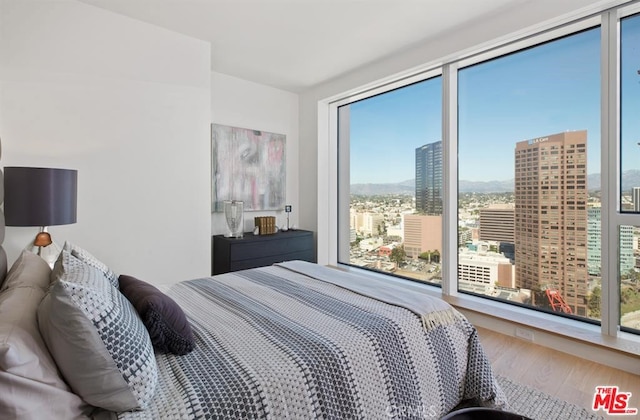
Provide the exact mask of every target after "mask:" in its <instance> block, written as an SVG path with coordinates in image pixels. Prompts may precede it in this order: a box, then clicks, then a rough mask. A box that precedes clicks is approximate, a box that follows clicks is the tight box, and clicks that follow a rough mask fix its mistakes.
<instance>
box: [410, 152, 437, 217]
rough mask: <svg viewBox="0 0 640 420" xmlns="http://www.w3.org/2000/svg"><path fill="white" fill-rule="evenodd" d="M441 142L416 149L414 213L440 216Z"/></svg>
mask: <svg viewBox="0 0 640 420" xmlns="http://www.w3.org/2000/svg"><path fill="white" fill-rule="evenodd" d="M442 188H443V178H442V142H441V141H437V142H435V143H429V144H425V145H424V146H420V147H418V148H417V149H416V211H417V212H418V213H421V214H426V215H430V216H439V215H441V214H442Z"/></svg>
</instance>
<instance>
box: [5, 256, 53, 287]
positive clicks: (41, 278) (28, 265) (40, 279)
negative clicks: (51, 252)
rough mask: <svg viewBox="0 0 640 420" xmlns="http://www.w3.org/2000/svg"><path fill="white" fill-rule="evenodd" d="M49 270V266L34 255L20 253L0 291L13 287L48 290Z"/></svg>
mask: <svg viewBox="0 0 640 420" xmlns="http://www.w3.org/2000/svg"><path fill="white" fill-rule="evenodd" d="M50 275H51V268H50V267H49V264H47V262H46V261H45V260H43V259H42V258H40V257H39V256H37V255H36V254H34V253H32V252H29V251H22V253H21V254H20V255H19V256H18V259H17V260H16V261H15V262H14V263H13V265H12V266H11V269H10V270H9V272H8V273H7V277H6V278H5V281H4V283H3V284H2V290H3V291H4V290H7V289H10V288H13V287H39V288H40V289H42V290H45V291H46V290H47V289H48V288H49V282H50Z"/></svg>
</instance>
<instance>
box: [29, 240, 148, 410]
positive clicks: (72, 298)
mask: <svg viewBox="0 0 640 420" xmlns="http://www.w3.org/2000/svg"><path fill="white" fill-rule="evenodd" d="M61 264H62V267H63V272H62V274H61V276H60V278H59V279H57V280H55V281H54V282H53V283H52V285H51V288H50V290H49V293H48V294H47V295H46V296H45V298H44V299H43V300H42V303H41V304H40V307H39V308H38V324H39V328H40V332H41V334H42V337H43V338H44V341H45V342H46V343H47V346H48V347H49V351H50V352H51V354H52V356H53V358H54V359H55V361H56V363H57V365H58V367H59V368H60V371H61V372H62V375H63V376H64V378H65V379H66V381H67V383H68V384H69V385H70V386H71V388H72V389H73V391H74V392H75V393H76V394H78V395H79V396H81V397H82V398H83V399H84V400H85V401H86V402H88V403H89V404H91V405H93V406H96V407H101V408H104V409H107V410H111V411H125V410H134V409H143V408H145V407H146V406H147V404H148V403H149V401H150V400H151V398H152V397H153V394H154V392H155V387H156V383H157V377H158V370H157V369H158V368H157V365H156V360H155V355H154V352H153V346H152V345H151V340H150V338H149V334H148V333H147V330H146V328H145V326H144V325H143V324H142V321H141V320H140V317H139V316H138V314H137V313H136V311H135V309H134V308H133V306H132V305H131V303H129V301H128V300H127V299H126V298H125V297H124V296H123V295H122V294H121V293H120V292H119V291H118V290H117V289H116V288H115V287H113V286H112V285H111V284H110V283H109V282H108V281H105V277H104V274H103V273H102V272H100V271H99V270H98V269H96V268H95V267H92V266H89V265H87V264H85V263H83V262H82V261H80V260H78V259H77V258H75V257H73V256H72V255H71V254H70V253H68V252H67V251H65V250H63V251H62V258H61Z"/></svg>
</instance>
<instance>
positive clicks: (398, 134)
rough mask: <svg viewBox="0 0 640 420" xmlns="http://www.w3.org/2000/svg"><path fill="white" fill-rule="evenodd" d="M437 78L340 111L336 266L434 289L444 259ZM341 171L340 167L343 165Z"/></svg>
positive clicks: (357, 103)
mask: <svg viewBox="0 0 640 420" xmlns="http://www.w3.org/2000/svg"><path fill="white" fill-rule="evenodd" d="M441 101H442V78H441V77H433V78H430V79H428V80H423V81H420V82H416V83H412V84H409V85H407V86H403V87H400V88H397V89H395V90H392V91H389V92H385V93H382V94H379V95H376V96H372V97H369V98H366V99H363V100H360V101H358V102H353V103H349V104H347V105H344V106H342V107H340V108H339V111H338V112H339V114H338V115H339V122H338V124H339V136H338V142H339V144H340V145H341V146H340V147H341V150H342V151H343V153H342V154H341V157H345V156H349V161H348V165H344V169H343V170H342V172H341V173H340V177H341V179H343V180H344V179H348V180H349V182H348V185H349V187H348V194H344V195H341V196H340V198H341V199H342V200H344V202H341V203H340V205H339V208H340V212H339V214H338V218H339V219H341V220H348V221H349V223H348V231H347V229H346V226H347V224H346V223H344V222H341V226H343V227H344V228H343V229H341V230H340V232H339V255H340V259H339V262H341V263H344V264H348V265H352V266H357V267H362V268H366V269H370V270H374V271H381V272H385V273H389V274H392V275H395V276H399V277H405V278H409V279H413V280H418V281H425V282H430V283H434V284H438V283H439V282H440V281H441V270H440V266H441V261H440V256H441V254H442V206H443V201H442V198H443V184H442V183H443V171H442V105H441V103H442V102H441ZM341 167H342V166H341Z"/></svg>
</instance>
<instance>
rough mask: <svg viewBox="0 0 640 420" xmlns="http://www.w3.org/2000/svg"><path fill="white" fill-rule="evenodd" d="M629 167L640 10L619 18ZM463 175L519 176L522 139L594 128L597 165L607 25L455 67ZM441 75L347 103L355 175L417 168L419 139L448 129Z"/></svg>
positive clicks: (637, 93)
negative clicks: (517, 153) (602, 30)
mask: <svg viewBox="0 0 640 420" xmlns="http://www.w3.org/2000/svg"><path fill="white" fill-rule="evenodd" d="M621 36H622V44H621V45H622V52H621V57H622V71H621V85H622V89H621V90H622V92H623V94H622V101H623V102H622V112H621V121H622V128H621V133H622V154H621V156H622V165H623V167H622V169H623V170H628V169H640V147H638V145H637V143H638V142H639V141H640V115H639V114H640V74H638V70H639V69H640V16H635V17H631V18H627V19H626V20H625V21H623V23H622V35H621ZM458 95H459V96H458V118H459V121H458V138H459V143H458V168H459V178H460V179H461V180H470V181H493V180H509V179H513V178H514V150H515V144H516V143H517V142H518V141H522V140H528V139H533V138H537V137H544V136H547V135H551V134H556V133H561V132H565V131H575V130H587V155H588V162H587V172H588V173H589V174H592V173H599V172H600V29H599V28H593V29H589V30H586V31H583V32H580V33H578V34H574V35H571V36H568V37H565V38H562V39H560V40H555V41H552V42H549V43H546V44H543V45H540V46H536V47H532V48H529V49H526V50H523V51H520V52H517V53H514V54H510V55H507V56H503V57H499V58H496V59H494V60H491V61H488V62H483V63H480V64H477V65H474V66H470V67H467V68H464V69H461V70H460V71H459V72H458ZM441 98H442V80H441V78H440V77H436V78H433V79H429V80H425V81H422V82H419V83H416V84H413V85H410V86H406V87H403V88H401V89H397V90H395V91H392V92H387V93H384V94H381V95H378V96H375V97H372V98H367V99H364V100H361V101H359V102H356V103H353V104H351V105H349V106H350V148H351V183H352V184H358V183H392V182H401V181H406V180H409V179H413V178H414V177H415V149H416V148H417V147H420V146H422V145H424V144H427V143H432V142H435V141H439V140H441V137H442V109H441Z"/></svg>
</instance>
